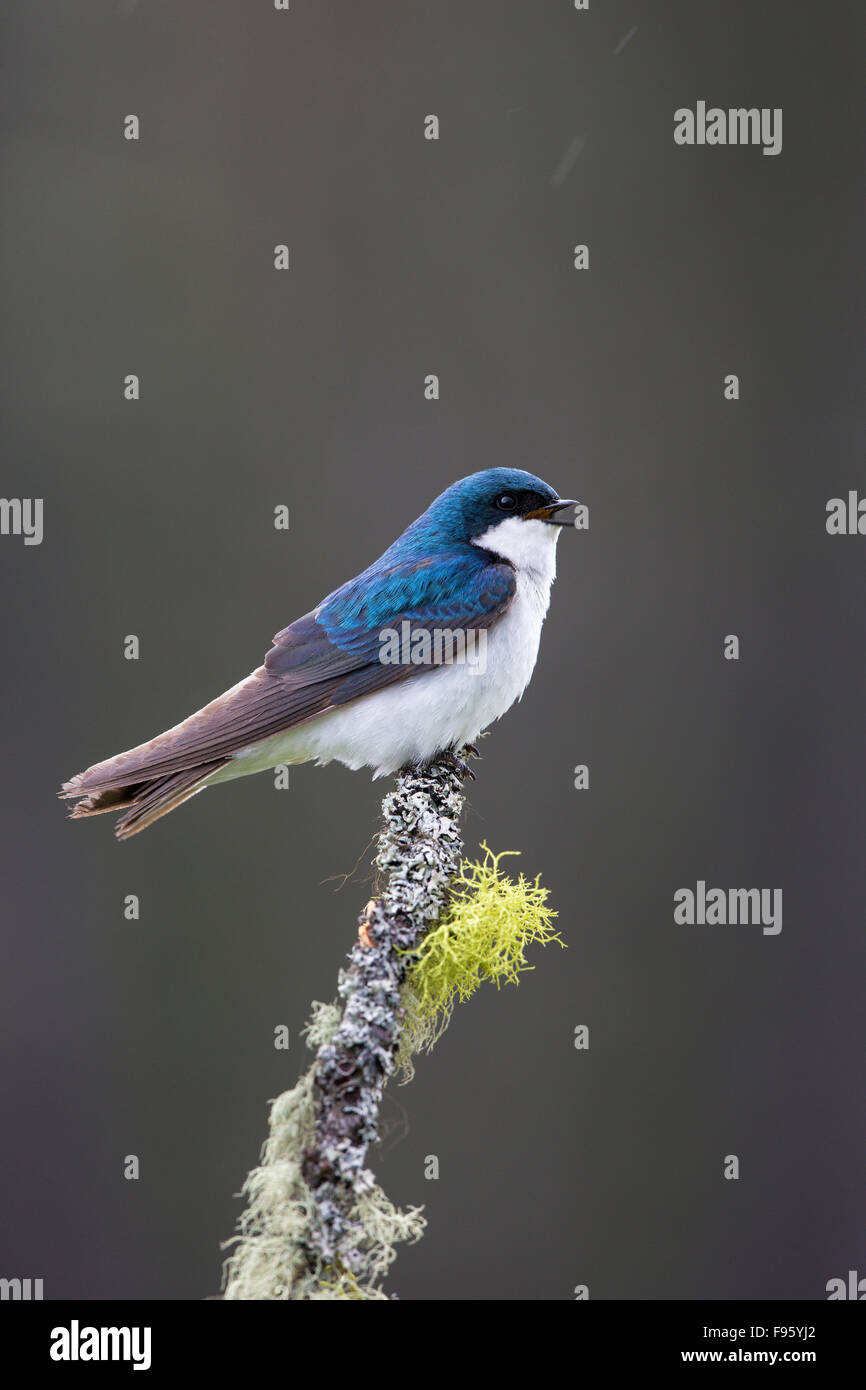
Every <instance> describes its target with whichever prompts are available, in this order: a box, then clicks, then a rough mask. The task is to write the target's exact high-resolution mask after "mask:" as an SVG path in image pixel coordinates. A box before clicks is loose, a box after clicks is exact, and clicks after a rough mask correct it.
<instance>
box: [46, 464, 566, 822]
mask: <svg viewBox="0 0 866 1390" xmlns="http://www.w3.org/2000/svg"><path fill="white" fill-rule="evenodd" d="M576 505H577V503H576V502H574V501H572V500H569V499H564V498H561V497H559V496H558V494H557V493H556V491H555V490H554V489H553V488H552V487H550V486H549V485H548V484H547V483H545V482H542V480H541V479H540V478H536V477H535V476H534V475H533V474H532V473H526V472H524V471H523V470H522V469H517V468H488V469H485V470H484V471H483V472H481V473H473V474H472V475H471V476H470V477H468V478H463V479H461V480H460V481H459V482H456V483H454V484H453V485H452V486H451V487H449V488H448V489H447V490H446V491H445V492H443V493H442V495H441V496H440V497H437V498H436V500H435V502H433V503H432V504H431V505H430V506H429V507H428V508H427V510H426V512H424V513H423V514H422V515H421V516H419V517H418V519H417V521H413V522H412V524H411V526H409V527H407V529H406V530H405V531H404V532H403V534H402V535H401V536H400V537H398V539H397V540H396V541H395V542H394V544H393V545H392V546H390V547H389V548H388V549H387V550H386V551H385V553H384V554H383V555H382V556H380V558H379V559H378V560H376V561H375V563H374V564H372V565H370V567H369V569H366V570H364V571H363V573H362V574H359V575H358V576H357V578H356V579H350V580H349V582H348V583H347V584H344V585H343V586H342V588H340V589H336V590H335V591H334V592H333V593H332V594H329V595H328V597H327V598H325V599H323V600H322V602H321V603H320V604H319V605H318V607H316V608H315V609H313V611H312V612H311V613H307V614H306V615H305V616H304V617H303V618H298V619H297V621H296V622H294V623H292V624H291V626H290V627H287V628H284V629H283V631H282V632H278V633H277V635H276V637H275V638H274V641H273V646H272V647H271V650H270V651H269V652H268V654H267V656H266V657H265V661H264V665H263V666H259V667H258V669H257V670H255V671H253V673H252V675H250V676H247V677H246V679H245V680H242V681H240V682H239V684H238V685H234V686H232V688H231V689H230V690H227V691H226V692H225V694H223V695H220V696H219V697H218V698H217V699H216V700H212V701H211V703H210V704H209V705H205V707H204V708H203V709H200V710H198V712H197V713H196V714H191V715H190V716H189V718H188V719H185V720H184V721H183V722H182V723H181V724H176V725H175V726H174V728H172V729H167V730H166V732H165V733H163V734H158V735H157V736H156V738H152V739H150V740H149V742H147V743H141V744H139V746H138V747H137V748H131V749H130V750H129V751H128V752H126V753H118V754H117V755H116V756H115V757H113V758H107V759H106V760H105V762H101V763H95V764H94V765H93V767H89V768H88V769H87V771H86V772H80V773H79V774H78V775H77V776H76V777H73V778H72V780H71V781H69V782H66V783H64V785H63V788H62V790H61V792H60V795H61V796H65V797H73V798H76V799H77V804H76V806H75V807H74V809H73V811H72V815H73V816H93V815H98V814H99V813H100V812H103V811H119V810H123V811H124V812H125V814H124V815H123V816H121V818H120V819H119V821H118V823H117V828H116V833H117V836H118V838H119V839H122V840H123V839H127V838H128V837H129V836H130V835H135V834H136V833H137V832H138V831H139V830H144V829H145V827H146V826H148V825H151V824H152V823H153V822H154V821H155V820H157V819H158V818H159V817H160V816H162V815H165V813H166V812H167V811H172V810H174V808H175V807H176V806H179V805H180V804H181V802H183V801H186V800H187V799H188V798H189V797H191V796H194V795H195V793H196V792H199V791H202V790H203V789H204V788H205V787H206V786H213V785H214V784H215V783H217V782H227V781H230V780H231V779H232V778H235V777H244V776H246V775H247V774H248V773H251V772H262V771H265V770H267V769H270V768H274V767H277V766H279V765H281V764H285V763H303V762H309V761H311V760H315V761H316V762H317V763H318V764H319V765H320V766H321V765H323V764H325V763H328V762H331V761H332V760H333V759H336V760H337V761H339V762H341V763H345V765H346V766H347V767H350V768H353V769H354V768H360V767H370V768H372V769H373V775H374V776H375V777H380V776H383V775H385V774H387V773H391V772H396V771H397V770H398V769H399V768H401V767H405V766H408V765H413V764H415V765H417V764H421V763H425V762H429V761H430V760H431V759H433V758H434V757H436V756H437V755H441V754H445V756H446V757H450V758H451V759H452V761H454V762H455V763H456V764H457V765H458V766H460V767H461V769H462V770H466V769H465V764H463V763H462V762H461V761H460V760H459V759H458V757H457V754H458V752H459V750H460V749H462V748H463V747H464V746H465V745H471V744H472V742H473V740H474V739H476V738H477V737H478V735H479V734H480V733H481V731H482V730H483V729H485V728H486V727H487V725H488V724H491V723H492V722H493V721H494V720H495V719H499V717H500V716H501V715H503V714H504V713H505V711H506V710H507V709H509V708H510V706H511V705H512V704H513V703H514V701H515V700H518V699H519V698H520V696H521V695H522V694H523V692H524V690H525V689H526V686H527V684H528V683H529V679H530V677H531V675H532V672H533V668H534V666H535V659H536V656H537V655H538V644H539V640H540V637H541V625H542V623H543V622H544V618H545V615H546V613H547V608H548V604H549V602H550V586H551V584H552V583H553V579H554V576H555V573H556V542H557V540H558V538H559V528H560V527H561V526H563V525H569V524H570V520H565V521H563V520H561V517H562V514H563V513H564V512H565V510H566V508H568V507H574V506H576Z"/></svg>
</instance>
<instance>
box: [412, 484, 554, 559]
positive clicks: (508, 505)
mask: <svg viewBox="0 0 866 1390" xmlns="http://www.w3.org/2000/svg"><path fill="white" fill-rule="evenodd" d="M573 506H576V503H575V502H574V500H573V499H570V498H563V497H560V496H559V493H558V492H557V491H556V489H555V488H552V487H551V486H550V484H549V483H545V482H544V481H543V479H541V478H537V477H536V476H535V474H534V473H526V472H525V471H524V470H523V469H522V468H485V469H484V470H483V471H482V472H480V473H471V474H470V475H469V477H468V478H461V479H460V481H459V482H456V483H452V485H451V487H449V488H447V489H446V490H445V492H443V493H442V494H441V495H440V496H439V497H437V498H436V500H435V502H431V504H430V506H429V507H428V508H427V510H426V512H423V513H422V515H421V516H419V518H418V520H417V521H413V523H412V525H411V526H410V527H409V528H408V529H407V530H406V531H404V533H403V535H402V536H401V537H400V540H399V542H398V543H397V544H398V545H400V546H401V548H403V546H404V545H407V546H408V545H410V544H411V545H412V547H413V548H422V549H425V550H427V549H435V548H437V547H440V546H442V545H443V544H444V545H448V546H455V545H461V544H466V543H475V544H478V542H479V541H482V539H483V538H485V537H488V536H490V535H491V534H492V533H494V531H495V528H498V527H501V526H502V524H503V523H504V522H510V523H511V526H510V527H508V528H506V530H510V531H512V532H514V530H515V527H516V526H518V525H520V524H521V523H527V522H532V521H536V522H540V523H542V524H543V525H546V526H567V525H569V524H570V521H571V518H570V517H568V516H565V518H564V519H563V513H564V512H565V511H566V509H567V508H569V507H573Z"/></svg>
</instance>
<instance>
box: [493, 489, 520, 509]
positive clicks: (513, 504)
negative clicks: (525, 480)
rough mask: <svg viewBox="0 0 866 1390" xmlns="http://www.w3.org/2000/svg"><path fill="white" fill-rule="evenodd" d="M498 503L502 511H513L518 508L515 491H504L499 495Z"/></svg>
mask: <svg viewBox="0 0 866 1390" xmlns="http://www.w3.org/2000/svg"><path fill="white" fill-rule="evenodd" d="M496 505H497V507H498V508H499V510H500V511H501V512H513V511H515V510H516V508H517V498H516V497H515V496H514V493H513V492H503V493H502V495H501V496H500V497H497V499H496Z"/></svg>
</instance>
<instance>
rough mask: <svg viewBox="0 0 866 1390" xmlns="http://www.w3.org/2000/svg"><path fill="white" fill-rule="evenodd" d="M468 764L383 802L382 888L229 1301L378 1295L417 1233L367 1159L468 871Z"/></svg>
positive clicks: (246, 1238) (272, 1166)
mask: <svg viewBox="0 0 866 1390" xmlns="http://www.w3.org/2000/svg"><path fill="white" fill-rule="evenodd" d="M462 776H463V773H462V768H461V765H460V763H459V762H458V761H457V760H455V759H453V758H447V757H446V758H443V759H441V760H439V761H437V762H435V763H433V764H432V765H430V766H427V767H423V768H413V769H409V770H406V771H404V772H403V773H401V774H400V776H399V777H398V779H397V783H396V786H395V788H394V790H393V791H391V792H390V793H389V794H388V795H387V796H386V797H385V800H384V802H383V805H382V814H383V819H384V825H383V828H382V831H381V833H380V835H379V840H378V852H377V855H376V864H377V866H378V868H379V869H380V871H381V873H382V875H383V876H384V878H385V884H384V888H383V891H382V892H381V894H380V895H379V896H377V897H376V898H375V899H373V900H372V901H371V902H370V903H369V904H368V905H367V909H366V911H365V913H364V915H363V917H362V919H361V925H360V929H359V935H358V941H357V944H356V945H355V946H354V948H353V950H352V952H351V954H350V957H349V963H348V967H347V968H346V969H345V970H343V971H342V972H341V974H340V980H339V996H340V1000H341V1001H342V1010H341V1011H339V1010H338V1009H335V1008H334V1007H333V1006H331V1007H328V1006H323V1005H318V1006H317V1007H316V1012H315V1015H314V1019H313V1022H312V1024H311V1026H310V1030H309V1036H308V1041H309V1042H310V1044H311V1045H312V1046H314V1047H316V1048H317V1052H316V1058H315V1062H314V1064H313V1066H312V1068H311V1070H310V1071H309V1072H308V1073H307V1074H306V1075H305V1076H304V1077H302V1079H301V1081H300V1082H299V1083H298V1085H297V1086H296V1087H295V1088H294V1090H293V1091H290V1092H288V1093H286V1094H285V1095H283V1096H281V1097H279V1098H278V1099H277V1100H276V1101H275V1102H274V1104H273V1106H272V1109H271V1121H270V1135H269V1138H268V1140H267V1142H266V1144H265V1147H264V1151H263V1154H262V1162H261V1164H260V1166H259V1167H258V1168H256V1169H255V1170H254V1171H253V1172H252V1173H251V1174H250V1176H249V1178H248V1179H247V1182H246V1183H245V1185H244V1194H245V1195H246V1197H247V1209H246V1211H245V1212H244V1214H243V1216H242V1217H241V1221H240V1235H239V1236H238V1237H236V1239H235V1242H232V1243H233V1244H234V1245H235V1249H234V1251H233V1253H232V1255H231V1256H230V1258H229V1260H228V1261H227V1265H226V1285H225V1294H224V1297H225V1298H227V1299H268V1298H277V1299H279V1298H285V1299H325V1298H353V1297H354V1298H370V1297H372V1298H382V1297H384V1294H382V1292H381V1290H380V1288H379V1282H380V1280H381V1278H382V1276H383V1275H384V1273H385V1271H386V1270H387V1268H388V1265H389V1264H390V1261H391V1260H392V1259H393V1256H394V1251H393V1243H394V1241H395V1240H401V1239H412V1238H417V1236H418V1235H420V1233H421V1231H422V1230H423V1219H422V1218H421V1216H420V1213H419V1212H418V1211H417V1210H412V1211H409V1212H408V1213H401V1212H398V1211H397V1210H396V1209H395V1208H394V1207H393V1206H392V1205H391V1203H390V1202H389V1201H388V1199H387V1197H386V1196H385V1194H384V1193H383V1192H382V1191H381V1189H380V1188H379V1187H378V1186H377V1185H376V1182H375V1179H374V1177H373V1174H372V1173H371V1172H370V1171H369V1169H368V1168H367V1167H366V1161H367V1150H368V1148H369V1146H370V1144H371V1143H373V1142H374V1141H375V1140H376V1138H377V1137H378V1122H379V1106H380V1102H381V1099H382V1092H383V1090H384V1086H385V1083H386V1081H387V1079H388V1077H389V1076H390V1075H391V1073H392V1072H393V1071H394V1068H395V1064H396V1060H397V1055H398V1052H399V1048H400V1040H401V1029H402V1026H403V1018H404V1010H403V1008H402V1006H401V999H400V996H401V990H402V987H403V984H404V982H405V979H406V973H407V970H408V969H409V967H410V965H411V963H412V961H413V959H414V956H413V952H414V951H415V949H416V948H417V947H418V946H419V945H420V943H421V941H422V939H423V937H424V934H425V932H426V931H427V930H428V929H429V928H430V927H431V926H432V925H433V924H434V923H435V922H436V921H437V919H438V918H439V917H440V915H441V913H442V911H443V909H444V908H445V906H446V904H447V901H448V892H449V885H450V884H451V883H452V881H453V880H454V879H455V877H456V876H457V874H458V871H459V869H460V862H461V853H462V842H461V838H460V832H459V828H458V822H459V818H460V814H461V811H462V809H463V800H464V797H463V786H462Z"/></svg>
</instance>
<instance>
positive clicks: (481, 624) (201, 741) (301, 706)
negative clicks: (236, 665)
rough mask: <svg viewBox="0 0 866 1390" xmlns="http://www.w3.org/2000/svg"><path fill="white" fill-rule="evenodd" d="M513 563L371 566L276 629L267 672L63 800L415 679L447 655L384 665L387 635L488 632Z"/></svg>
mask: <svg viewBox="0 0 866 1390" xmlns="http://www.w3.org/2000/svg"><path fill="white" fill-rule="evenodd" d="M515 585H516V579H515V573H514V569H513V567H512V566H511V565H509V564H507V563H503V562H498V561H496V560H494V559H493V557H491V556H489V555H487V554H485V553H484V552H478V555H477V559H476V557H475V555H469V556H462V557H460V558H455V557H453V556H444V557H443V556H437V555H430V556H424V557H422V558H416V559H413V560H408V561H407V560H404V561H396V562H395V563H394V564H393V565H392V566H390V567H388V568H387V569H385V570H382V569H379V568H378V567H373V568H372V569H371V570H368V571H366V572H365V573H364V574H362V575H359V576H358V578H357V579H353V580H350V581H349V583H348V584H344V585H343V587H342V588H341V589H337V590H336V591H335V592H334V593H333V594H330V595H329V596H328V598H326V599H324V600H323V602H322V603H320V604H319V606H318V608H316V609H315V610H314V611H313V612H312V613H307V614H306V615H305V616H304V617H303V618H299V619H298V620H297V622H294V623H292V624H291V626H290V627H287V628H284V629H283V631H282V632H278V633H277V635H276V637H275V638H274V645H273V646H272V648H271V650H270V651H269V652H268V654H267V656H266V658H265V662H264V665H263V666H260V667H259V668H258V669H257V670H256V671H253V673H252V675H250V676H247V678H246V680H243V681H240V682H239V684H238V685H235V686H233V687H232V688H231V690H227V691H226V692H225V693H224V694H223V695H220V696H219V697H218V698H217V699H216V700H213V701H211V703H210V704H209V705H205V707H204V708H203V709H200V710H198V711H197V713H195V714H192V715H190V716H189V718H188V719H185V720H184V721H183V722H182V723H180V724H177V725H175V727H174V728H172V729H168V730H167V731H166V732H165V733H163V734H159V735H158V736H157V737H156V738H153V739H151V740H150V741H149V742H148V743H143V744H140V745H139V746H138V747H137V748H132V749H130V750H129V752H127V753H120V754H118V756H117V757H115V758H108V759H106V761H105V762H102V763H96V764H94V766H93V767H90V768H88V769H87V771H86V772H82V773H79V774H78V776H77V777H74V778H72V780H71V781H70V782H66V783H65V784H64V787H63V791H62V793H61V794H62V795H64V796H86V795H87V794H89V793H91V792H93V791H95V790H106V789H110V788H112V787H122V786H123V787H125V786H128V785H129V784H130V783H132V782H134V781H135V780H136V779H147V780H149V779H151V778H154V777H161V776H164V775H168V774H171V773H175V772H182V771H184V770H186V769H188V768H194V767H197V766H199V765H200V764H202V763H204V762H208V763H210V762H214V761H219V760H221V759H225V758H228V757H231V755H232V754H233V753H237V752H240V751H241V749H244V748H249V747H251V746H252V745H254V744H256V743H260V742H261V741H262V740H263V739H266V738H270V737H272V736H273V735H274V734H279V733H285V732H287V731H288V730H289V729H293V728H294V727H295V726H296V725H298V724H302V723H304V722H305V721H306V720H308V719H313V718H315V717H316V716H317V715H320V714H324V713H326V712H327V711H328V710H330V709H336V708H337V707H339V706H341V705H345V704H348V703H349V702H350V701H351V700H356V699H357V698H358V697H359V696H361V695H368V694H370V693H372V692H373V691H376V690H380V689H383V688H384V687H385V686H387V685H391V684H393V683H394V682H396V681H400V680H407V679H410V678H411V677H412V676H415V675H418V674H420V673H422V672H425V671H426V672H429V671H430V666H431V664H432V665H436V664H441V661H442V660H447V659H448V658H447V657H445V656H444V655H443V652H444V650H445V648H444V647H443V646H440V647H439V648H438V649H437V648H436V645H435V644H431V651H430V658H429V662H428V663H427V664H425V665H413V664H401V663H388V662H385V661H383V660H382V659H381V658H382V653H383V641H384V640H385V639H384V638H383V636H382V633H383V631H384V630H385V629H390V630H391V631H395V632H398V633H399V632H400V631H401V627H400V625H401V623H402V622H403V621H405V620H407V621H409V623H410V624H411V629H412V632H413V633H415V632H417V631H418V630H419V629H426V630H427V631H428V632H429V633H430V634H431V637H432V635H433V633H434V630H436V629H438V630H439V631H442V630H448V631H451V632H455V633H456V632H461V631H462V632H464V633H466V632H471V631H476V630H481V629H484V628H489V627H490V626H491V624H493V623H494V622H495V621H496V620H497V618H499V617H500V616H501V615H502V614H503V613H504V612H505V610H506V609H507V608H508V606H509V604H510V603H511V600H512V598H513V597H514V592H515Z"/></svg>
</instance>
